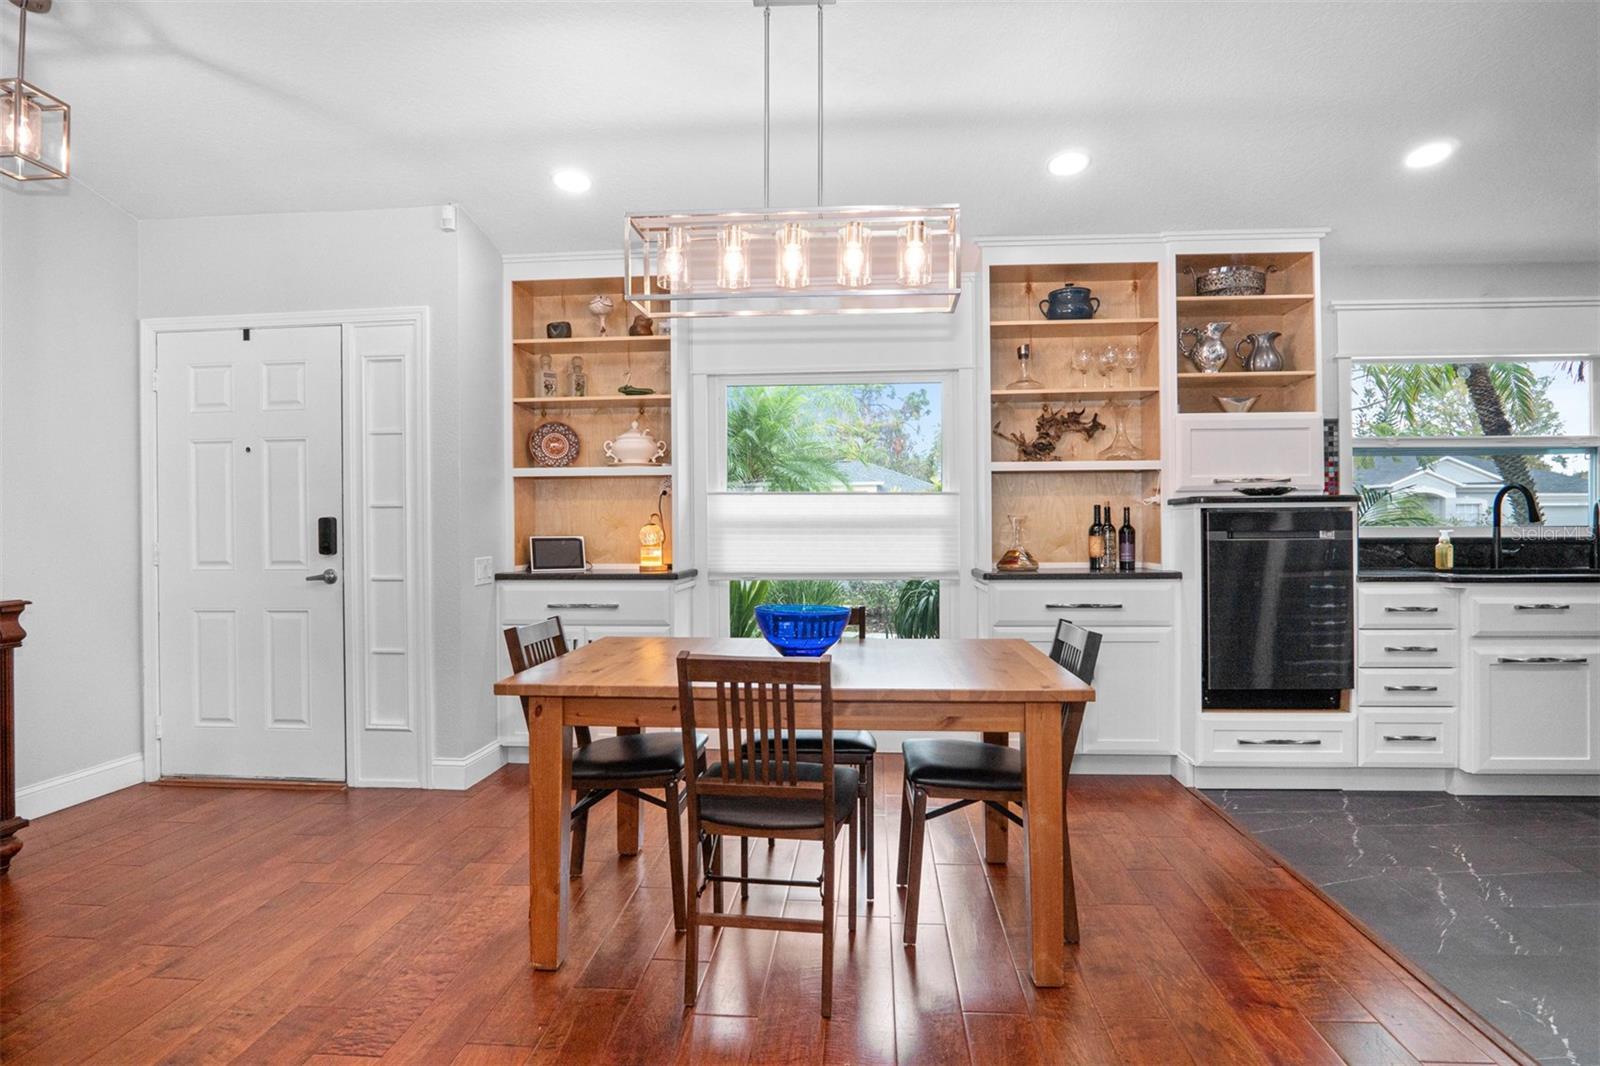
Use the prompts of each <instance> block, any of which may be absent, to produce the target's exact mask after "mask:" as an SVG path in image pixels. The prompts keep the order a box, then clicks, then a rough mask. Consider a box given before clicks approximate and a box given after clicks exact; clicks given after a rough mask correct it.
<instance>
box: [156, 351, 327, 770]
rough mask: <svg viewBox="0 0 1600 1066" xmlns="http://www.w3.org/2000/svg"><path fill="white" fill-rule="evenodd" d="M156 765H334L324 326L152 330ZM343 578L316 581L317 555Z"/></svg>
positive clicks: (321, 566) (292, 767)
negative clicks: (321, 531) (321, 521)
mask: <svg viewBox="0 0 1600 1066" xmlns="http://www.w3.org/2000/svg"><path fill="white" fill-rule="evenodd" d="M156 372H157V380H158V390H157V398H156V403H157V442H156V470H157V475H156V479H157V505H156V506H157V515H156V540H157V583H158V592H157V605H158V613H159V620H158V626H159V649H160V652H159V653H160V668H159V669H160V691H161V700H160V712H159V713H160V736H161V772H162V774H164V775H168V776H172V775H204V776H222V777H277V778H311V779H318V780H335V781H342V780H344V778H345V751H344V748H345V739H344V738H345V716H344V710H345V707H344V606H343V600H344V591H343V587H342V580H343V577H344V574H343V566H342V557H341V556H338V555H332V556H324V555H319V554H317V539H316V523H317V519H318V518H319V517H322V516H325V515H332V516H337V517H339V518H340V519H341V522H342V519H343V442H342V425H341V419H342V374H341V331H340V329H339V327H337V326H317V327H299V328H288V329H255V330H252V331H251V334H250V339H249V340H245V339H244V334H243V332H242V331H240V330H236V329H230V330H216V331H206V332H194V333H164V334H161V335H160V336H159V337H158V338H157V343H156ZM328 569H331V570H333V571H334V573H335V575H336V577H337V578H338V580H337V581H336V582H335V583H334V584H327V583H325V582H324V581H321V580H317V579H316V575H320V574H321V573H322V572H323V571H324V570H328Z"/></svg>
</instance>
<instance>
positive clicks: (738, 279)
mask: <svg viewBox="0 0 1600 1066" xmlns="http://www.w3.org/2000/svg"><path fill="white" fill-rule="evenodd" d="M747 243H748V239H747V237H746V235H745V230H744V227H743V226H724V227H723V229H722V233H721V234H720V235H719V236H718V237H717V287H718V288H720V289H744V288H748V287H749V285H750V257H749V255H747V254H746V252H747V248H746V245H747Z"/></svg>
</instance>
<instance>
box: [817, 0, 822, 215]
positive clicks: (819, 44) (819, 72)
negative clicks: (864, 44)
mask: <svg viewBox="0 0 1600 1066" xmlns="http://www.w3.org/2000/svg"><path fill="white" fill-rule="evenodd" d="M817 206H818V207H821V206H822V4H821V3H820V2H819V3H818V4H817Z"/></svg>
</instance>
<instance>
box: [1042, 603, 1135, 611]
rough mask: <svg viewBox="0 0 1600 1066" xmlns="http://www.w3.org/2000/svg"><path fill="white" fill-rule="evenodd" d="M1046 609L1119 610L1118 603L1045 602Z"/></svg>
mask: <svg viewBox="0 0 1600 1066" xmlns="http://www.w3.org/2000/svg"><path fill="white" fill-rule="evenodd" d="M1044 609H1045V610H1047V611H1120V610H1122V604H1120V603H1047V604H1045V605H1044Z"/></svg>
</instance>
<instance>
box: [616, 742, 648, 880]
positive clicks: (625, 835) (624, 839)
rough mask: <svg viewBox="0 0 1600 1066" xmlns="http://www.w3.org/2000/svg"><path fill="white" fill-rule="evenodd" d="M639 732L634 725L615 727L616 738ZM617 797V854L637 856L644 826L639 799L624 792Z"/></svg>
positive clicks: (641, 843) (642, 841)
mask: <svg viewBox="0 0 1600 1066" xmlns="http://www.w3.org/2000/svg"><path fill="white" fill-rule="evenodd" d="M637 732H639V727H638V726H636V725H619V726H617V736H619V737H625V736H629V735H630V734H633V733H637ZM614 795H615V796H616V797H617V854H618V855H637V854H639V852H640V850H641V849H642V848H643V847H644V824H643V823H642V822H640V821H639V797H638V796H630V795H628V794H627V793H626V792H617V793H614Z"/></svg>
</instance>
